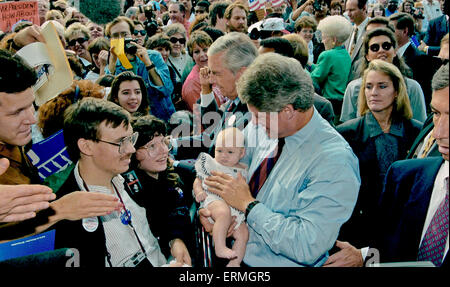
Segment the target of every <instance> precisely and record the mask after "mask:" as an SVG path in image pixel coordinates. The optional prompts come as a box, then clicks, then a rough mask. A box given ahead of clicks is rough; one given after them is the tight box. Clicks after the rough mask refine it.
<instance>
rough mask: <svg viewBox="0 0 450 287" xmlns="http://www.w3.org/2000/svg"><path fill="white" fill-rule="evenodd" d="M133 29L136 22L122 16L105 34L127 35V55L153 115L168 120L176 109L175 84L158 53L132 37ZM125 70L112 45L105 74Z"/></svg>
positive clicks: (116, 36) (110, 36) (115, 20)
mask: <svg viewBox="0 0 450 287" xmlns="http://www.w3.org/2000/svg"><path fill="white" fill-rule="evenodd" d="M134 30H135V27H134V24H133V22H132V21H131V20H130V19H128V18H126V17H121V16H119V17H117V18H116V19H114V21H112V22H111V23H109V24H108V25H107V27H106V36H107V37H109V38H125V54H126V56H127V58H128V60H129V61H130V63H131V65H132V66H133V67H132V69H130V70H132V71H133V72H134V73H135V74H136V75H138V76H141V77H142V78H143V79H144V82H145V86H146V87H147V93H148V98H149V102H150V108H151V114H153V115H154V116H156V117H158V118H159V119H162V120H164V121H168V120H169V119H170V116H171V115H172V114H173V113H174V112H175V108H174V106H173V103H172V100H171V95H172V92H173V84H172V81H171V80H170V73H169V69H168V68H167V65H166V64H165V63H164V60H163V58H162V57H161V54H160V53H159V52H157V51H153V50H147V49H146V48H145V47H143V46H141V45H139V44H137V43H135V42H134V41H133V40H132V39H131V37H132V32H134ZM126 70H127V69H125V68H124V67H123V65H122V63H121V62H120V61H118V55H116V54H115V53H114V52H113V47H111V53H110V57H109V65H108V67H107V68H106V73H110V74H113V75H118V74H120V73H122V72H124V71H126Z"/></svg>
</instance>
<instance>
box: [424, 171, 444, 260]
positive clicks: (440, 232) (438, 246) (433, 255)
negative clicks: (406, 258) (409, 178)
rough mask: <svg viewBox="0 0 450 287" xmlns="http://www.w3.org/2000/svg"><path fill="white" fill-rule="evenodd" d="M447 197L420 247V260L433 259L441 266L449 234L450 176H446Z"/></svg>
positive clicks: (437, 211)
mask: <svg viewBox="0 0 450 287" xmlns="http://www.w3.org/2000/svg"><path fill="white" fill-rule="evenodd" d="M444 188H445V199H444V200H443V201H442V202H441V204H440V205H439V207H438V209H437V210H436V213H435V214H434V216H433V219H432V220H431V222H430V226H428V229H427V232H426V233H425V237H424V238H423V240H422V244H421V245H420V248H419V254H418V256H417V260H418V261H431V262H433V264H434V265H436V266H441V264H442V257H443V256H444V249H445V243H446V240H447V236H448V177H446V178H445V182H444Z"/></svg>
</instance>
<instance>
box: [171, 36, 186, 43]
mask: <svg viewBox="0 0 450 287" xmlns="http://www.w3.org/2000/svg"><path fill="white" fill-rule="evenodd" d="M170 42H172V43H173V44H176V43H177V42H180V44H181V45H184V43H186V39H184V38H177V37H171V38H170Z"/></svg>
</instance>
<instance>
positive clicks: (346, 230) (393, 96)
mask: <svg viewBox="0 0 450 287" xmlns="http://www.w3.org/2000/svg"><path fill="white" fill-rule="evenodd" d="M358 108H359V111H360V113H361V116H360V117H358V118H356V119H352V120H349V121H347V122H345V123H343V124H341V125H339V126H338V127H337V131H338V132H339V133H340V134H341V135H342V136H343V137H344V138H345V139H346V140H347V142H348V143H349V144H350V146H351V147H352V149H353V152H354V153H355V155H356V156H357V157H358V159H359V167H360V175H361V187H360V191H359V197H358V201H357V203H356V206H355V209H354V211H353V215H352V217H351V218H350V220H349V221H348V222H347V223H345V224H344V225H343V227H342V228H341V232H340V238H339V240H341V241H342V240H344V241H348V242H351V243H352V245H354V246H356V247H358V248H360V247H363V246H368V245H365V244H369V240H370V227H371V226H372V225H371V223H372V222H371V220H374V214H373V212H374V210H375V207H376V206H377V202H378V198H379V196H380V194H381V191H382V187H383V180H384V177H385V174H386V172H387V170H388V168H389V166H390V165H391V164H392V163H393V162H394V161H397V160H401V159H405V158H406V155H407V153H408V149H409V148H410V147H411V145H412V143H413V141H414V139H415V138H416V136H417V135H418V133H419V131H420V128H421V126H422V125H421V123H420V122H419V121H417V120H414V119H412V110H411V105H410V102H409V97H408V94H407V88H406V84H405V81H404V79H403V75H402V73H401V72H400V70H399V69H398V68H397V67H396V66H395V65H393V64H391V63H388V62H386V61H382V60H373V61H371V62H370V63H369V65H368V68H367V69H366V70H365V71H364V76H363V80H362V85H361V89H360V92H359V98H358Z"/></svg>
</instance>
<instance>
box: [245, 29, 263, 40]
mask: <svg viewBox="0 0 450 287" xmlns="http://www.w3.org/2000/svg"><path fill="white" fill-rule="evenodd" d="M248 36H249V37H250V39H252V40H258V39H259V38H260V37H261V33H260V32H259V30H258V28H253V29H252V31H250V33H249V35H248Z"/></svg>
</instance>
